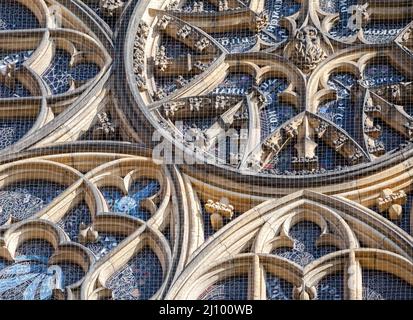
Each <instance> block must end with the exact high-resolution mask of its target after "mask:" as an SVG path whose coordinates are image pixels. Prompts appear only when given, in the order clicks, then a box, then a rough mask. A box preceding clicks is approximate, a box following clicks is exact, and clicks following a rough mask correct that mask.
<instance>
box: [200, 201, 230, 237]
mask: <svg viewBox="0 0 413 320" xmlns="http://www.w3.org/2000/svg"><path fill="white" fill-rule="evenodd" d="M205 210H206V212H207V213H209V214H210V215H211V225H212V228H213V229H214V230H215V231H216V230H219V229H221V228H222V227H223V225H224V218H225V219H229V220H230V219H232V218H233V216H234V207H233V206H232V205H230V204H229V200H228V199H225V198H223V199H221V201H217V202H214V201H213V200H208V201H207V203H206V204H205Z"/></svg>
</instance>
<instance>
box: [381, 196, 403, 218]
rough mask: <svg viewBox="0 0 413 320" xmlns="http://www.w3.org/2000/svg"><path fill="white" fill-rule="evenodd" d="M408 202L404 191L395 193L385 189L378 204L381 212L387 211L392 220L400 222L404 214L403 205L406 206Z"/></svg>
mask: <svg viewBox="0 0 413 320" xmlns="http://www.w3.org/2000/svg"><path fill="white" fill-rule="evenodd" d="M406 201H407V196H406V193H405V192H404V191H403V190H400V191H398V192H393V190H391V189H384V190H383V191H382V192H381V193H380V197H379V198H378V199H377V200H376V204H377V207H378V209H379V212H385V211H387V212H388V214H389V218H390V219H391V220H398V219H400V217H401V215H402V213H403V208H402V205H404V204H406Z"/></svg>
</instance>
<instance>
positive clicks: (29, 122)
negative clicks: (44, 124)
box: [0, 85, 35, 150]
mask: <svg viewBox="0 0 413 320" xmlns="http://www.w3.org/2000/svg"><path fill="white" fill-rule="evenodd" d="M0 86H1V85H0ZM34 122H35V119H33V118H9V119H0V150H1V149H4V148H7V147H9V146H11V145H12V144H14V143H16V142H17V141H19V140H20V139H21V138H22V137H23V136H24V135H25V134H26V133H27V132H28V131H29V130H30V129H31V128H32V127H33V125H34Z"/></svg>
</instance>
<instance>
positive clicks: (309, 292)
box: [293, 281, 317, 300]
mask: <svg viewBox="0 0 413 320" xmlns="http://www.w3.org/2000/svg"><path fill="white" fill-rule="evenodd" d="M293 298H294V299H295V300H314V299H316V298H317V290H316V288H315V287H314V286H311V287H309V286H307V284H306V283H305V282H304V281H303V282H302V284H301V285H300V286H298V287H297V286H296V287H294V289H293Z"/></svg>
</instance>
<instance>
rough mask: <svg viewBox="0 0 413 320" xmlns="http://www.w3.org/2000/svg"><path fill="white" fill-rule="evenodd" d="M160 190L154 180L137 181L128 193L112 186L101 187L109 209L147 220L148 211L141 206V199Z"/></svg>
mask: <svg viewBox="0 0 413 320" xmlns="http://www.w3.org/2000/svg"><path fill="white" fill-rule="evenodd" d="M159 190H160V185H159V183H158V182H157V181H156V180H150V181H137V182H135V183H134V184H133V185H132V186H131V187H130V190H129V194H128V195H123V193H122V191H121V190H119V189H117V188H114V187H104V188H101V191H102V193H103V196H104V197H105V199H106V201H107V204H108V206H109V209H110V210H111V211H113V212H117V213H123V214H129V215H131V216H133V217H136V218H140V219H142V220H148V219H149V218H150V213H149V212H148V211H146V210H145V209H143V208H142V207H141V201H142V200H144V199H146V198H149V197H151V196H153V195H155V194H156V193H157V192H158V191H159Z"/></svg>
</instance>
